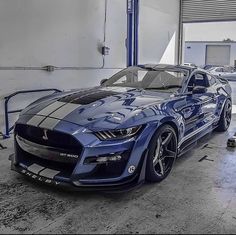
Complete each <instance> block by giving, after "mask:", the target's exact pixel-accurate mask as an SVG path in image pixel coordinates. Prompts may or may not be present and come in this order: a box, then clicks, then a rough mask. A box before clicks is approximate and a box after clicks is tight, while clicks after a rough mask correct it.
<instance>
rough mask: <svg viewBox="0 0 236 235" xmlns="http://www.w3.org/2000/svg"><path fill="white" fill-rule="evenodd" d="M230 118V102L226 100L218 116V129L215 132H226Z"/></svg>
mask: <svg viewBox="0 0 236 235" xmlns="http://www.w3.org/2000/svg"><path fill="white" fill-rule="evenodd" d="M231 118H232V102H231V100H229V99H228V100H226V102H225V106H224V108H223V111H222V113H221V115H220V120H219V123H218V127H217V128H216V131H219V132H223V131H227V130H228V128H229V126H230V123H231Z"/></svg>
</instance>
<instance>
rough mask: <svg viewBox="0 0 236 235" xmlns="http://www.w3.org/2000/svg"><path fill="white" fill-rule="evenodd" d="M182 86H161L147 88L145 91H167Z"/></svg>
mask: <svg viewBox="0 0 236 235" xmlns="http://www.w3.org/2000/svg"><path fill="white" fill-rule="evenodd" d="M181 87H182V86H178V85H172V86H163V87H147V88H145V90H168V89H172V88H181Z"/></svg>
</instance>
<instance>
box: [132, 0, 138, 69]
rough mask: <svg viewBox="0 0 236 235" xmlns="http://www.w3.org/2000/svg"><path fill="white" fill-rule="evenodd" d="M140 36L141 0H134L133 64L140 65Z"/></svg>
mask: <svg viewBox="0 0 236 235" xmlns="http://www.w3.org/2000/svg"><path fill="white" fill-rule="evenodd" d="M138 38H139V0H134V50H133V53H134V56H133V65H138V53H139V52H138V49H139V47H138Z"/></svg>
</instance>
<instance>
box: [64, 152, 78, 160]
mask: <svg viewBox="0 0 236 235" xmlns="http://www.w3.org/2000/svg"><path fill="white" fill-rule="evenodd" d="M60 157H69V158H76V159H78V158H79V156H78V155H75V154H68V153H60Z"/></svg>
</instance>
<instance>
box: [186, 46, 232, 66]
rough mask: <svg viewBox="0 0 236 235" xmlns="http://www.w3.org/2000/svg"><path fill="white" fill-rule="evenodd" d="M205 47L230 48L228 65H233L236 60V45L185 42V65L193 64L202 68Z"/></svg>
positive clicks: (204, 58)
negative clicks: (218, 46) (219, 46)
mask: <svg viewBox="0 0 236 235" xmlns="http://www.w3.org/2000/svg"><path fill="white" fill-rule="evenodd" d="M207 45H224V46H230V47H231V50H230V65H232V66H233V65H234V63H235V62H234V61H235V60H236V43H222V42H186V43H185V56H184V57H185V58H184V61H185V62H186V63H195V64H196V65H198V66H202V65H204V64H205V61H206V46H207Z"/></svg>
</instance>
